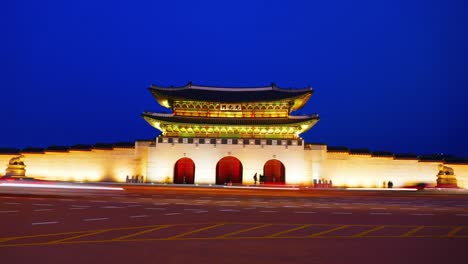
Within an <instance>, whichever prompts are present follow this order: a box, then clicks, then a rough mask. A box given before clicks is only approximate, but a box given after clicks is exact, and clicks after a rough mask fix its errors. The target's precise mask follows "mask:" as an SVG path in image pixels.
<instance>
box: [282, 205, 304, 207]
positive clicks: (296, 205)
mask: <svg viewBox="0 0 468 264" xmlns="http://www.w3.org/2000/svg"><path fill="white" fill-rule="evenodd" d="M283 207H286V208H298V207H300V206H298V205H283Z"/></svg>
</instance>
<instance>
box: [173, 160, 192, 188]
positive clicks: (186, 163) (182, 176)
mask: <svg viewBox="0 0 468 264" xmlns="http://www.w3.org/2000/svg"><path fill="white" fill-rule="evenodd" d="M174 183H176V184H183V183H187V184H194V183H195V163H194V162H193V160H191V159H189V158H181V159H179V160H178V161H177V162H176V164H175V166H174Z"/></svg>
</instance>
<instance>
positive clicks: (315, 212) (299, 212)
mask: <svg viewBox="0 0 468 264" xmlns="http://www.w3.org/2000/svg"><path fill="white" fill-rule="evenodd" d="M294 213H296V214H315V213H316V212H294Z"/></svg>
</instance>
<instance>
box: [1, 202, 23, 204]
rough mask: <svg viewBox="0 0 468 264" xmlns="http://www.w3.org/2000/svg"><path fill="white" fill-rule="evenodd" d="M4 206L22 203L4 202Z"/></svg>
mask: <svg viewBox="0 0 468 264" xmlns="http://www.w3.org/2000/svg"><path fill="white" fill-rule="evenodd" d="M3 204H20V203H12V202H4V203H3Z"/></svg>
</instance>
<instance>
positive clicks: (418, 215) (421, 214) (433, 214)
mask: <svg viewBox="0 0 468 264" xmlns="http://www.w3.org/2000/svg"><path fill="white" fill-rule="evenodd" d="M411 215H417V216H426V215H434V214H411Z"/></svg>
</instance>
